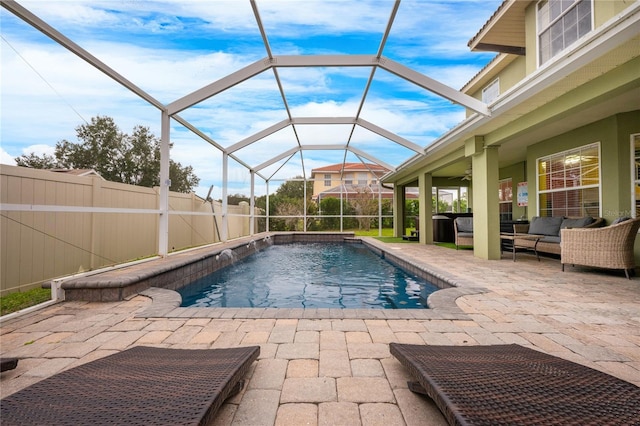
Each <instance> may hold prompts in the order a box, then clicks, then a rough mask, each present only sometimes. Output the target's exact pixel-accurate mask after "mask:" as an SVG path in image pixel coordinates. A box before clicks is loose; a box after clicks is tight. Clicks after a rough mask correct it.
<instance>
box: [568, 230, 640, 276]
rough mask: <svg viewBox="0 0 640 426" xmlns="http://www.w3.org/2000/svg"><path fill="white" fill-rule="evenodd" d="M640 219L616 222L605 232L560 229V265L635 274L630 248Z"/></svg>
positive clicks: (631, 249)
mask: <svg viewBox="0 0 640 426" xmlns="http://www.w3.org/2000/svg"><path fill="white" fill-rule="evenodd" d="M639 228H640V218H636V219H630V218H621V219H616V220H615V221H613V223H612V224H611V225H609V226H605V227H604V228H597V229H593V228H586V229H581V228H578V229H563V230H562V231H561V232H562V241H561V243H560V244H561V247H562V250H561V255H560V262H561V263H562V270H563V271H564V265H565V264H570V265H582V266H592V267H596V268H607V269H624V273H625V275H626V276H627V278H630V274H629V272H632V273H633V272H635V266H636V265H635V256H634V252H633V246H634V244H635V242H636V236H637V234H638V229H639Z"/></svg>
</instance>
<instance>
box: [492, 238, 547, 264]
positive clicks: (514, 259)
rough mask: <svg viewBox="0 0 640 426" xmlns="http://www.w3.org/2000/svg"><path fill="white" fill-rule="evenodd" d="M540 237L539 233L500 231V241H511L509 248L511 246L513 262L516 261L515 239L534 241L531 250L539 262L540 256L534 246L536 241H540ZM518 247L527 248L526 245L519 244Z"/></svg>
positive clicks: (536, 243) (536, 244)
mask: <svg viewBox="0 0 640 426" xmlns="http://www.w3.org/2000/svg"><path fill="white" fill-rule="evenodd" d="M540 238H542V236H541V235H531V234H517V233H515V232H501V233H500V240H501V241H511V248H512V253H513V261H514V262H515V261H516V248H518V246H517V245H516V239H521V240H531V241H535V244H534V245H533V252H534V253H535V254H536V259H538V262H540V256H539V255H538V250H536V247H537V246H538V241H540ZM520 248H528V247H522V246H521V247H520ZM500 253H502V244H500Z"/></svg>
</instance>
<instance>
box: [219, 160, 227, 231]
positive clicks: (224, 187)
mask: <svg viewBox="0 0 640 426" xmlns="http://www.w3.org/2000/svg"><path fill="white" fill-rule="evenodd" d="M228 185H229V154H227V153H226V152H223V153H222V230H221V231H222V232H221V233H222V235H220V240H222V242H225V241H227V240H228V239H229V200H228V197H227V186H228Z"/></svg>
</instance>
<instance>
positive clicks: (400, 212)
mask: <svg viewBox="0 0 640 426" xmlns="http://www.w3.org/2000/svg"><path fill="white" fill-rule="evenodd" d="M404 200H405V196H404V186H402V185H394V187H393V236H394V237H396V238H400V237H402V236H403V235H404V230H405V228H406V226H405V221H404V216H405V202H404Z"/></svg>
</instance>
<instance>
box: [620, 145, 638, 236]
mask: <svg viewBox="0 0 640 426" xmlns="http://www.w3.org/2000/svg"><path fill="white" fill-rule="evenodd" d="M636 143H637V144H640V133H632V134H631V135H630V146H631V206H629V211H630V213H631V214H630V215H626V214H622V215H618V216H631V217H640V214H639V211H640V154H639V155H636V152H640V148H639V149H638V150H637V149H636ZM638 232H639V233H640V230H639V231H638Z"/></svg>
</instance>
